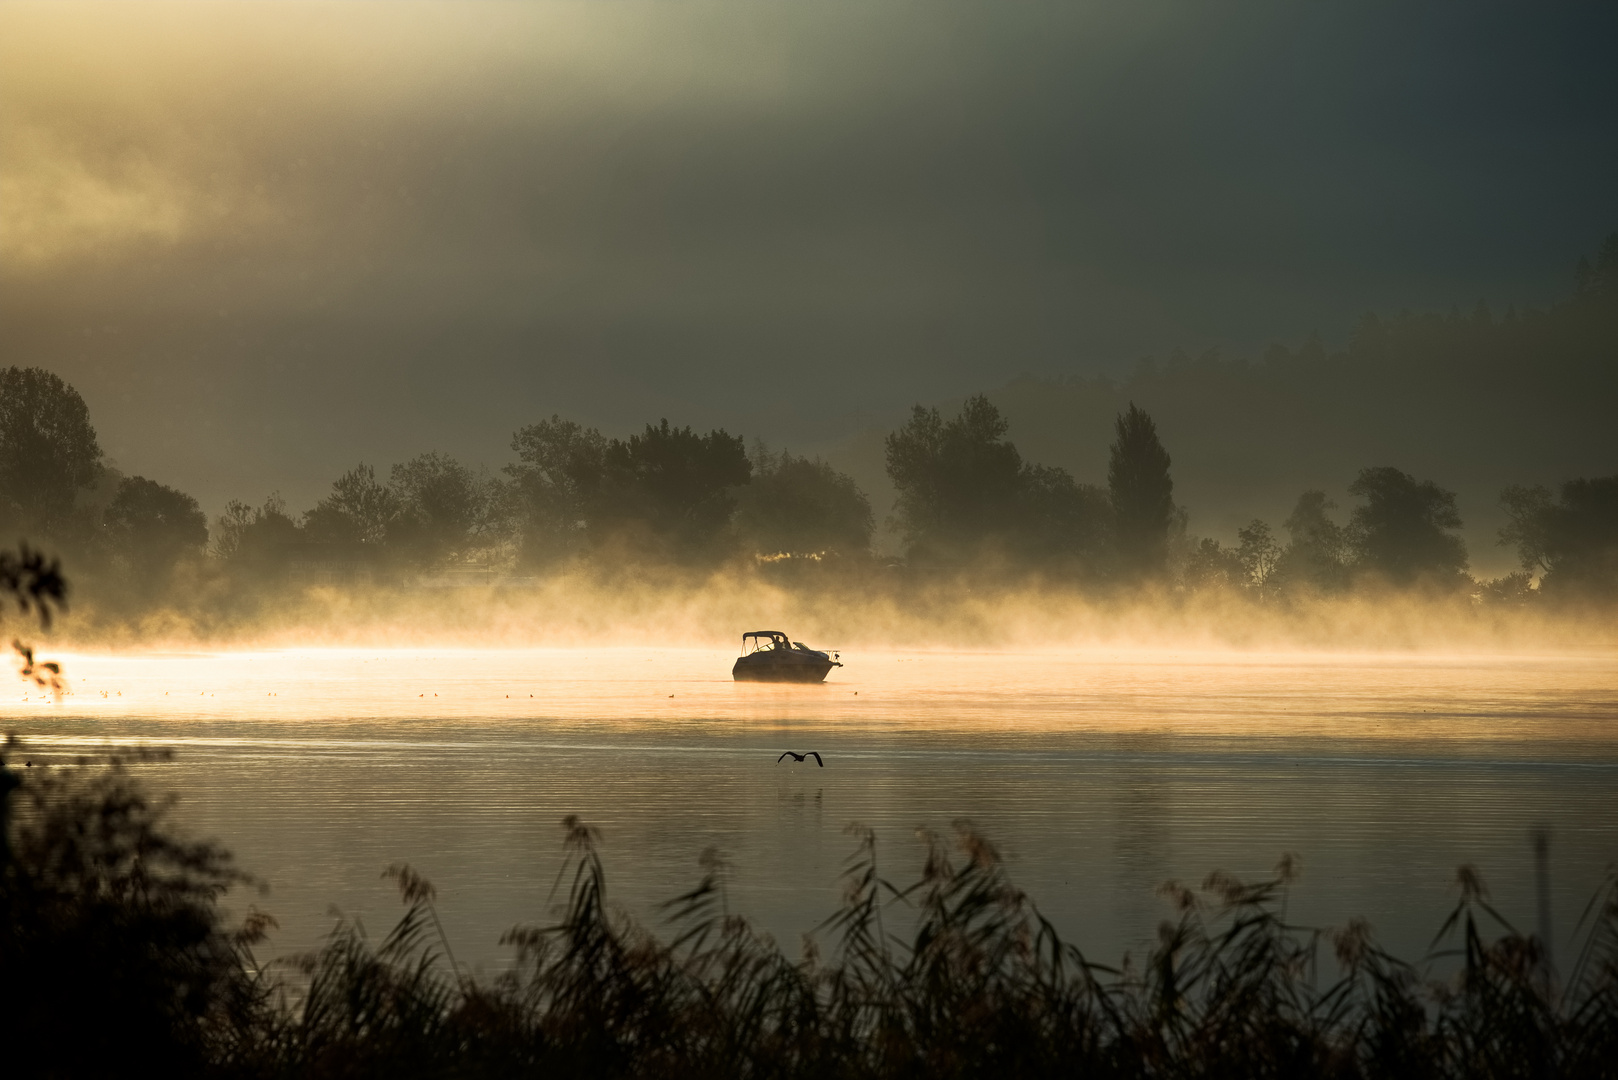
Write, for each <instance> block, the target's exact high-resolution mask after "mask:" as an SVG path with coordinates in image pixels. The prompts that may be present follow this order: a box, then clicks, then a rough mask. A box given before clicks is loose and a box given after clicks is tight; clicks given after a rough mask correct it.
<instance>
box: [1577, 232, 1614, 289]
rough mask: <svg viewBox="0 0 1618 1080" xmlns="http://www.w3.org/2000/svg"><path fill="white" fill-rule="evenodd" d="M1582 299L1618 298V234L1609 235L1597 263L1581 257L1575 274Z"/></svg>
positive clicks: (1598, 255) (1596, 258) (1597, 255)
mask: <svg viewBox="0 0 1618 1080" xmlns="http://www.w3.org/2000/svg"><path fill="white" fill-rule="evenodd" d="M1575 278H1576V280H1577V283H1578V288H1579V295H1580V296H1581V297H1593V298H1601V299H1610V298H1612V297H1618V233H1609V234H1608V236H1607V239H1606V240H1605V241H1603V243H1602V245H1601V248H1600V250H1599V251H1597V252H1596V257H1595V261H1594V262H1591V260H1590V259H1589V258H1587V257H1584V256H1580V258H1579V265H1578V269H1577V271H1576V272H1575Z"/></svg>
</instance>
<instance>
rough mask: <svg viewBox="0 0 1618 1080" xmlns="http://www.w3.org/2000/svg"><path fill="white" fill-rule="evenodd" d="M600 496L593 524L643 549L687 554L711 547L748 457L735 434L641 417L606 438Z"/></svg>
mask: <svg viewBox="0 0 1618 1080" xmlns="http://www.w3.org/2000/svg"><path fill="white" fill-rule="evenodd" d="M605 458H606V476H605V481H606V482H605V484H604V486H603V498H602V499H601V500H600V501H599V503H598V505H597V507H596V512H595V520H594V521H592V522H591V525H592V528H594V527H595V526H596V525H597V524H598V523H599V525H600V526H601V527H602V530H603V531H604V532H605V533H609V534H612V535H613V536H615V537H616V538H617V539H618V540H619V541H620V542H624V543H627V544H629V545H630V546H631V547H634V548H639V549H640V550H642V551H648V552H654V553H656V554H659V555H663V556H672V557H676V558H689V557H696V556H702V555H714V554H717V553H718V552H719V551H720V550H721V548H722V547H723V545H722V544H721V543H720V542H719V541H720V538H721V536H722V535H723V534H724V533H725V531H726V530H727V529H728V528H729V526H730V519H731V515H732V514H733V513H734V512H735V510H736V495H735V489H736V488H738V487H740V486H741V485H743V484H745V483H747V482H748V479H749V478H750V477H751V475H752V471H753V466H752V463H751V462H749V461H748V460H747V448H746V447H745V445H743V443H742V439H741V437H740V436H737V435H731V434H729V433H727V432H725V431H723V430H716V431H710V432H708V434H706V435H698V434H697V433H696V432H694V431H692V430H691V429H690V428H689V427H684V428H676V427H670V426H669V422H668V420H666V419H665V420H663V421H662V422H661V423H660V424H659V425H658V426H656V427H653V426H652V425H651V424H647V425H646V430H645V431H644V432H642V433H641V434H639V435H631V436H630V437H629V438H628V439H626V440H619V439H614V440H612V441H611V442H610V443H608V444H607V450H606V455H605Z"/></svg>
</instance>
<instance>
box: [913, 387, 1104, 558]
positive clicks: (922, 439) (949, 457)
mask: <svg viewBox="0 0 1618 1080" xmlns="http://www.w3.org/2000/svg"><path fill="white" fill-rule="evenodd" d="M1008 427H1009V425H1008V424H1007V423H1006V421H1005V419H1004V418H1003V417H1002V416H1001V415H1000V410H999V409H997V408H995V406H994V405H993V404H992V403H991V402H990V401H989V399H988V398H986V397H984V396H983V395H982V394H978V395H975V396H973V397H971V398H969V399H967V401H966V403H965V404H964V405H963V406H962V407H961V411H960V413H959V415H957V416H956V417H955V418H954V419H952V420H948V421H946V420H944V419H943V417H942V416H940V415H939V412H938V410H937V409H927V408H923V407H922V406H920V405H917V406H916V407H915V409H914V410H912V412H911V415H910V420H909V422H908V423H906V424H905V426H904V427H902V428H900V429H899V430H898V431H895V432H893V433H892V434H890V435H889V436H888V438H887V446H886V449H887V466H888V476H889V478H890V479H892V481H893V485H894V487H895V488H897V489H898V492H899V500H898V507H897V509H898V517H899V521H900V524H901V527H902V528H903V530H904V536H905V540H906V542H907V543H908V545H909V549H910V551H909V557H910V559H911V560H912V561H916V562H921V563H927V562H933V561H942V562H946V563H955V564H961V563H969V562H974V561H981V560H984V559H989V560H1004V561H1010V562H1013V563H1016V564H1021V565H1025V566H1029V567H1034V566H1042V567H1048V568H1059V569H1062V570H1065V571H1069V572H1071V571H1073V570H1079V571H1080V572H1083V571H1085V570H1093V569H1094V566H1095V562H1096V558H1097V555H1098V552H1099V549H1100V548H1101V546H1102V545H1103V544H1104V543H1105V539H1106V536H1107V529H1108V526H1109V519H1110V517H1111V512H1110V508H1109V507H1108V506H1107V504H1106V500H1105V496H1104V495H1103V494H1102V493H1101V492H1100V490H1099V489H1097V488H1095V487H1093V486H1091V485H1087V484H1079V483H1076V482H1075V481H1074V479H1073V477H1072V476H1071V475H1069V474H1068V472H1067V471H1066V470H1065V469H1059V468H1056V467H1054V466H1049V465H1035V464H1031V463H1029V462H1025V461H1023V459H1022V455H1021V454H1020V453H1018V451H1017V448H1016V446H1015V445H1013V444H1012V442H1011V441H1010V440H1009V439H1007V438H1006V437H1005V436H1006V432H1007V430H1008Z"/></svg>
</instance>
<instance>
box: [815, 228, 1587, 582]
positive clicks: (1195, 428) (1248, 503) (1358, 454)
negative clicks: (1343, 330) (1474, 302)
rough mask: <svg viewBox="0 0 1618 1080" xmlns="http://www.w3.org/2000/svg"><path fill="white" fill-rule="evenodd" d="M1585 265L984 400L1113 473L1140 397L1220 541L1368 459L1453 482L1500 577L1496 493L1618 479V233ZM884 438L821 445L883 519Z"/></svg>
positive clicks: (1053, 452) (1074, 463)
mask: <svg viewBox="0 0 1618 1080" xmlns="http://www.w3.org/2000/svg"><path fill="white" fill-rule="evenodd" d="M1581 276H1582V281H1581V288H1580V290H1579V292H1578V293H1577V295H1576V296H1574V297H1573V298H1571V299H1569V300H1567V301H1566V302H1564V303H1562V304H1559V305H1557V306H1555V307H1553V308H1551V309H1550V310H1546V311H1528V312H1526V313H1522V314H1518V313H1516V312H1512V311H1508V312H1506V313H1505V314H1504V315H1497V314H1494V313H1491V312H1490V311H1489V310H1488V309H1486V308H1481V307H1480V308H1479V309H1478V310H1477V311H1475V312H1473V313H1471V314H1469V315H1463V314H1459V313H1451V314H1449V315H1444V316H1440V315H1412V314H1408V313H1406V314H1401V315H1399V316H1397V317H1395V318H1391V319H1379V318H1377V317H1375V316H1367V317H1366V318H1365V320H1364V321H1363V322H1362V323H1361V325H1360V327H1359V328H1358V329H1357V330H1356V331H1355V333H1354V334H1353V336H1352V338H1351V339H1350V340H1349V341H1348V343H1347V344H1346V345H1345V346H1344V347H1343V348H1341V349H1338V350H1328V349H1326V348H1324V347H1323V346H1322V345H1321V344H1320V343H1319V342H1317V341H1310V342H1308V343H1305V344H1304V345H1303V346H1301V347H1299V348H1296V349H1289V348H1287V347H1284V346H1280V345H1276V346H1272V347H1271V348H1270V349H1269V350H1267V351H1266V353H1265V354H1264V356H1263V357H1262V358H1260V359H1258V360H1249V359H1237V358H1225V357H1222V356H1220V355H1219V354H1218V353H1216V352H1214V353H1208V354H1204V355H1202V356H1199V357H1195V358H1191V357H1187V356H1184V355H1179V354H1177V355H1175V356H1173V357H1171V358H1169V359H1168V360H1167V361H1166V362H1156V361H1153V360H1144V361H1141V362H1140V363H1138V364H1137V365H1136V366H1135V368H1134V370H1133V371H1132V372H1131V373H1130V374H1129V375H1128V376H1127V377H1124V378H1122V379H1111V378H1106V377H1098V378H1071V379H1065V380H1057V381H1053V380H1045V379H1033V378H1022V379H1018V380H1015V381H1013V382H1011V383H1009V384H1007V385H1005V386H1002V387H999V388H997V389H991V390H989V391H988V396H989V398H990V399H991V400H992V401H993V402H994V403H995V404H996V405H997V406H999V408H1000V409H1001V411H1002V412H1003V413H1004V414H1005V416H1006V417H1007V419H1009V420H1010V422H1011V433H1010V434H1011V438H1012V439H1013V440H1014V441H1015V442H1016V443H1017V446H1018V448H1019V449H1021V450H1022V452H1023V454H1024V456H1025V457H1026V458H1028V459H1031V460H1034V461H1039V462H1043V463H1046V464H1051V465H1060V466H1062V467H1064V468H1066V469H1068V470H1069V471H1070V472H1072V473H1073V474H1074V476H1075V477H1076V478H1078V479H1079V480H1081V481H1089V482H1092V483H1102V484H1104V483H1105V481H1106V464H1107V446H1108V444H1109V442H1110V441H1111V439H1112V422H1113V417H1114V416H1116V415H1117V414H1118V413H1119V412H1120V411H1122V410H1123V409H1124V408H1126V407H1127V405H1128V403H1129V402H1130V401H1134V402H1136V403H1137V404H1139V405H1140V406H1141V407H1142V408H1144V409H1146V410H1147V411H1148V412H1150V413H1151V414H1152V416H1153V417H1154V418H1155V419H1156V421H1157V425H1158V430H1159V432H1160V433H1161V434H1162V437H1163V441H1164V443H1165V445H1166V446H1167V447H1168V449H1169V451H1170V453H1171V454H1172V455H1173V457H1174V466H1173V474H1174V479H1175V484H1176V487H1175V496H1176V500H1177V501H1178V502H1179V503H1180V504H1181V505H1182V506H1184V507H1185V508H1186V509H1187V510H1189V511H1190V514H1191V529H1192V531H1193V532H1195V533H1197V534H1199V535H1204V536H1214V537H1217V538H1219V539H1221V540H1229V539H1233V537H1234V533H1235V530H1236V529H1237V527H1239V526H1240V525H1243V524H1245V523H1246V522H1247V521H1248V520H1250V519H1252V518H1254V517H1262V518H1265V519H1267V520H1269V521H1270V522H1271V523H1272V524H1276V525H1278V524H1279V523H1280V521H1281V519H1282V518H1284V517H1285V516H1286V514H1287V513H1288V511H1289V510H1290V508H1291V505H1292V503H1293V501H1294V500H1295V499H1296V498H1297V496H1298V494H1299V493H1300V492H1302V491H1304V490H1306V489H1308V488H1320V489H1323V490H1325V491H1326V492H1328V493H1329V494H1330V495H1331V496H1332V497H1333V498H1335V499H1336V500H1337V501H1338V503H1339V507H1340V518H1341V517H1346V508H1347V506H1348V505H1349V503H1350V502H1351V500H1349V499H1348V497H1347V496H1346V495H1345V494H1344V489H1345V488H1346V487H1347V486H1348V484H1349V482H1350V481H1352V480H1353V478H1354V476H1355V474H1356V473H1357V472H1358V471H1359V469H1361V468H1362V467H1365V466H1369V465H1393V466H1396V467H1398V468H1400V469H1403V470H1405V471H1407V472H1411V473H1414V474H1415V475H1417V476H1418V477H1421V478H1423V479H1431V480H1434V481H1436V482H1438V483H1439V484H1441V485H1443V486H1445V487H1448V488H1450V489H1452V490H1454V491H1456V492H1457V493H1458V494H1459V496H1460V499H1459V502H1460V508H1461V513H1462V516H1463V517H1464V518H1465V521H1466V529H1465V533H1466V539H1467V543H1468V547H1469V549H1470V552H1471V556H1472V566H1473V571H1474V573H1479V574H1484V575H1492V574H1496V573H1501V572H1504V571H1505V570H1507V569H1511V568H1512V566H1511V563H1512V558H1511V556H1510V554H1509V553H1508V552H1506V551H1505V550H1504V549H1501V548H1499V547H1497V546H1496V545H1495V542H1494V541H1495V534H1496V530H1498V528H1499V527H1500V525H1501V523H1502V521H1503V515H1502V514H1501V513H1500V510H1499V507H1498V505H1497V502H1498V497H1499V493H1500V490H1501V488H1503V487H1505V486H1506V485H1508V484H1528V483H1545V484H1555V483H1559V482H1560V481H1562V480H1564V479H1567V478H1569V477H1573V476H1597V475H1612V474H1615V473H1618V238H1615V239H1613V240H1609V241H1608V243H1607V246H1606V247H1605V248H1603V251H1602V254H1601V257H1600V258H1599V259H1598V261H1597V264H1596V267H1595V268H1594V269H1593V270H1589V271H1588V272H1586V273H1585V274H1583V275H1581ZM939 404H940V405H941V406H942V407H943V408H944V409H946V410H949V409H953V408H955V407H957V406H958V404H959V403H958V402H941V403H939ZM902 420H903V418H902V417H895V418H894V424H895V426H896V425H897V424H898V423H900V422H902ZM882 434H883V433H882V432H880V431H875V430H873V431H868V432H864V433H861V434H860V435H857V436H854V437H852V438H850V439H848V440H845V441H844V442H842V443H839V444H837V445H836V446H833V447H828V448H826V449H825V451H824V452H825V454H826V456H827V457H828V458H829V459H830V460H832V461H833V462H834V463H835V464H837V465H839V467H841V468H844V469H847V470H848V471H850V472H852V473H853V474H854V475H855V476H856V477H857V478H858V479H859V480H860V481H861V483H862V484H864V485H865V486H866V487H867V490H868V491H869V492H870V493H871V495H872V502H873V504H874V506H875V507H876V509H877V511H878V515H879V517H880V516H881V514H882V512H883V511H884V510H885V509H886V507H887V506H888V505H889V504H890V503H891V489H890V488H889V487H888V485H887V483H886V479H885V477H884V476H883V474H882Z"/></svg>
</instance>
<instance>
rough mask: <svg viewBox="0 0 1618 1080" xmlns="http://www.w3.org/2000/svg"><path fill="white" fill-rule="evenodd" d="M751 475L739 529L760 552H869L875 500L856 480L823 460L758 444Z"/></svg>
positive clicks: (744, 491)
mask: <svg viewBox="0 0 1618 1080" xmlns="http://www.w3.org/2000/svg"><path fill="white" fill-rule="evenodd" d="M752 461H753V476H752V479H751V480H750V481H748V483H747V486H746V487H744V488H742V489H741V491H740V492H739V493H738V494H737V500H738V506H737V511H736V531H737V533H738V534H739V535H740V536H741V538H742V540H743V542H745V543H747V544H749V545H750V546H751V547H752V549H753V550H754V551H755V552H758V553H761V554H773V553H778V552H779V553H784V554H796V555H808V554H814V555H821V554H829V555H841V556H852V555H863V554H866V553H867V552H869V551H870V548H871V533H872V531H873V528H874V522H873V520H872V517H871V501H870V500H869V499H867V498H866V497H865V493H864V492H863V491H861V490H860V489H859V485H858V484H856V483H855V482H854V478H853V477H851V476H849V475H847V474H846V473H841V472H838V471H837V470H836V469H834V468H832V466H830V465H828V464H827V463H826V462H824V461H821V460H820V459H819V458H815V459H813V460H811V459H809V458H804V457H794V456H793V455H791V454H789V453H787V452H786V451H785V450H783V451H781V453H779V454H772V453H771V452H770V451H769V450H768V449H767V448H765V447H763V446H757V447H756V448H755V449H754V452H753V455H752Z"/></svg>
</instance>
